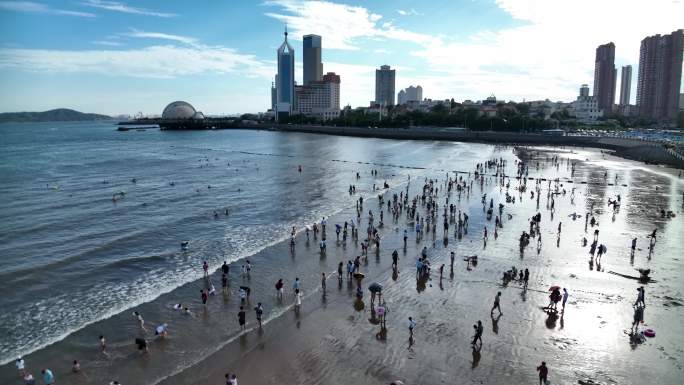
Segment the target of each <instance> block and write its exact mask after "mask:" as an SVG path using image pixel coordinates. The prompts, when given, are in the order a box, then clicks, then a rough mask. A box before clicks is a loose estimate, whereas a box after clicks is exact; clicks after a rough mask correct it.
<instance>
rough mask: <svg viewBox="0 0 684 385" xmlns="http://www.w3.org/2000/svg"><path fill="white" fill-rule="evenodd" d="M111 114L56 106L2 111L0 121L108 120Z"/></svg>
mask: <svg viewBox="0 0 684 385" xmlns="http://www.w3.org/2000/svg"><path fill="white" fill-rule="evenodd" d="M110 119H112V117H111V116H107V115H100V114H86V113H83V112H78V111H74V110H70V109H68V108H58V109H56V110H50V111H43V112H3V113H0V123H6V122H73V121H84V120H110Z"/></svg>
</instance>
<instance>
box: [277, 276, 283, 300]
mask: <svg viewBox="0 0 684 385" xmlns="http://www.w3.org/2000/svg"><path fill="white" fill-rule="evenodd" d="M283 286H284V284H283V279H282V278H280V279H279V280H278V282H276V284H275V288H276V296H277V297H278V298H279V299H283Z"/></svg>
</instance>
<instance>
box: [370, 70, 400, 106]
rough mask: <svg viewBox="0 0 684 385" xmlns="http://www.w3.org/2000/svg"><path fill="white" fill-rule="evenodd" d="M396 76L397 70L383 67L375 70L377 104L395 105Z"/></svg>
mask: <svg viewBox="0 0 684 385" xmlns="http://www.w3.org/2000/svg"><path fill="white" fill-rule="evenodd" d="M394 75H395V70H392V69H390V66H388V65H383V66H380V69H378V70H375V103H376V104H380V105H381V106H385V107H387V106H393V105H394Z"/></svg>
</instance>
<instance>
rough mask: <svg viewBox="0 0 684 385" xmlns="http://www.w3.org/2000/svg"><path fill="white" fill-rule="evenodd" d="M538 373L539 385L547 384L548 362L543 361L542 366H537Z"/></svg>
mask: <svg viewBox="0 0 684 385" xmlns="http://www.w3.org/2000/svg"><path fill="white" fill-rule="evenodd" d="M537 371H538V372H539V385H544V384H546V376H547V375H548V374H549V368H547V367H546V362H544V361H542V363H541V365H539V366H537Z"/></svg>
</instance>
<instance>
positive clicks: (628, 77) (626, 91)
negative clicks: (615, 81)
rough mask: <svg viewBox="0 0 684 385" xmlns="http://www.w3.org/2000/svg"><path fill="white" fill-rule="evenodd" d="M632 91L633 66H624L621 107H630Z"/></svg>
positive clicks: (621, 75) (621, 77) (621, 81)
mask: <svg viewBox="0 0 684 385" xmlns="http://www.w3.org/2000/svg"><path fill="white" fill-rule="evenodd" d="M631 90H632V66H631V65H626V66H622V72H621V74H620V105H621V106H627V105H629V97H630V94H631Z"/></svg>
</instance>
